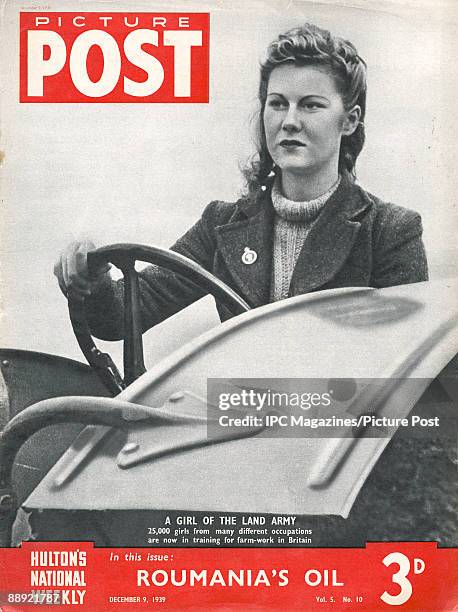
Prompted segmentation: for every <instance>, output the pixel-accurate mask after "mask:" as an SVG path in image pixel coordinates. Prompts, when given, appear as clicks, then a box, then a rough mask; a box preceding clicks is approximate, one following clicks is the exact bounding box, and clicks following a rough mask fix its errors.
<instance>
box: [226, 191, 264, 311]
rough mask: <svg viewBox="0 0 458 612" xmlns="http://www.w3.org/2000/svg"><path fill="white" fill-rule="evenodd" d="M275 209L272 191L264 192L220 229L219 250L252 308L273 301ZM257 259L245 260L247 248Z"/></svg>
mask: <svg viewBox="0 0 458 612" xmlns="http://www.w3.org/2000/svg"><path fill="white" fill-rule="evenodd" d="M273 219H274V211H273V207H272V202H271V200H270V194H268V193H267V192H261V193H260V194H259V195H258V196H257V197H256V198H254V199H252V200H248V201H245V202H244V204H242V205H240V206H239V208H238V210H237V212H236V214H235V215H234V218H233V219H232V221H231V222H230V223H228V224H226V225H221V226H219V227H217V228H216V237H217V243H218V249H219V251H220V252H221V254H222V255H223V258H224V262H225V264H226V266H227V269H228V270H229V272H230V274H231V276H232V278H233V279H234V281H235V283H236V284H237V287H238V289H239V290H240V292H241V294H242V295H243V296H244V297H245V298H246V300H247V301H248V302H249V303H250V305H251V306H252V307H257V306H261V305H263V304H267V303H268V302H269V297H270V275H271V266H272V232H273ZM246 248H248V249H249V250H250V251H254V253H255V254H256V256H257V257H256V261H255V262H254V263H252V264H246V263H244V262H243V260H242V257H243V254H244V251H245V249H246Z"/></svg>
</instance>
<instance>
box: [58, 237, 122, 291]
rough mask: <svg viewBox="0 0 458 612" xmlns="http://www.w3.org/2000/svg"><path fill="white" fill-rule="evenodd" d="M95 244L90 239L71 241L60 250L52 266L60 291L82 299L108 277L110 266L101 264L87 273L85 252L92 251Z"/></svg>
mask: <svg viewBox="0 0 458 612" xmlns="http://www.w3.org/2000/svg"><path fill="white" fill-rule="evenodd" d="M94 249H95V245H94V243H93V242H91V241H90V240H83V241H81V242H72V243H71V244H69V245H68V246H67V248H66V249H65V250H64V251H63V252H62V254H61V255H60V257H59V259H58V260H57V262H56V264H55V266H54V275H55V276H56V277H57V281H58V283H59V287H60V289H61V291H62V293H63V294H64V295H65V296H67V295H68V293H69V292H71V294H72V296H75V297H76V298H79V299H83V298H84V297H86V296H88V295H91V293H93V292H94V291H96V290H97V288H98V287H99V286H100V285H101V284H102V283H103V282H104V281H105V280H106V279H108V278H109V274H108V271H109V269H110V266H109V265H108V264H105V265H103V266H102V267H100V268H99V269H97V270H96V272H95V273H93V274H92V275H89V271H88V268H87V254H88V253H89V251H93V250H94Z"/></svg>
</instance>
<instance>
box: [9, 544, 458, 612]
mask: <svg viewBox="0 0 458 612" xmlns="http://www.w3.org/2000/svg"><path fill="white" fill-rule="evenodd" d="M457 557H458V555H457V550H456V549H440V548H437V545H436V544H435V543H380V544H378V543H377V544H368V545H367V547H366V548H364V549H356V548H355V549H335V548H333V549H331V548H330V549H325V548H321V549H262V548H257V549H240V548H239V549H235V548H225V549H221V548H200V549H196V548H194V549H191V548H188V549H183V548H181V549H177V548H174V549H145V548H143V549H142V548H131V549H129V548H110V549H108V548H94V547H93V546H92V544H88V543H82V542H72V543H24V544H23V545H22V548H17V549H1V550H0V609H1V610H2V612H7V611H9V610H11V611H13V610H14V611H17V610H28V609H30V606H32V605H40V606H41V609H48V608H49V609H56V606H60V605H77V606H78V607H79V609H81V610H91V611H99V610H100V611H102V610H122V609H125V610H129V611H130V610H142V609H147V608H152V607H161V608H162V609H167V610H178V609H196V610H214V609H219V610H221V609H224V610H232V609H237V610H240V609H247V608H248V607H249V608H250V609H251V608H253V609H256V610H277V609H285V610H335V611H338V610H374V611H375V610H389V609H393V608H396V607H397V608H399V607H401V609H403V610H415V611H418V610H422V611H426V610H431V611H434V612H439V611H450V610H453V609H455V606H456V604H458V587H457V585H458V580H457V568H458V563H457Z"/></svg>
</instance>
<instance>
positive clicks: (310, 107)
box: [304, 102, 324, 110]
mask: <svg viewBox="0 0 458 612" xmlns="http://www.w3.org/2000/svg"><path fill="white" fill-rule="evenodd" d="M304 106H305V108H306V109H307V110H318V109H319V108H323V107H324V105H323V104H321V103H320V102H306V103H305V104H304Z"/></svg>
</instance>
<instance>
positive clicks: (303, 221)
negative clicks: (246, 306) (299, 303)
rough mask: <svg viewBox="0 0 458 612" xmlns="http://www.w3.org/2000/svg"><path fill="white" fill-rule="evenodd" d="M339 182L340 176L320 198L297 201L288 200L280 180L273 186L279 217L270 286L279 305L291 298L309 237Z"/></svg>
mask: <svg viewBox="0 0 458 612" xmlns="http://www.w3.org/2000/svg"><path fill="white" fill-rule="evenodd" d="M339 183H340V176H339V178H338V180H337V181H336V182H335V183H334V185H333V186H332V187H331V188H330V189H328V191H326V193H323V194H322V195H320V196H319V197H318V198H315V199H314V200H309V201H305V202H295V201H294V200H288V199H287V198H285V196H284V195H283V194H282V193H281V188H280V178H279V176H277V177H276V179H275V182H274V184H273V187H272V204H273V206H274V209H275V213H276V215H275V221H274V243H273V260H272V279H271V285H270V299H271V301H274V302H276V301H277V300H282V299H284V298H286V297H288V293H289V286H290V283H291V277H292V275H293V271H294V268H295V266H296V262H297V258H298V257H299V253H300V252H301V249H302V247H303V245H304V241H305V239H306V237H307V234H308V233H309V231H310V229H311V227H312V225H313V223H314V221H315V220H316V219H317V217H318V215H319V214H320V212H321V210H322V208H323V206H324V205H325V204H326V202H327V201H328V200H329V198H330V197H331V196H332V194H333V193H334V192H335V191H336V189H337V187H338V186H339Z"/></svg>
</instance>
